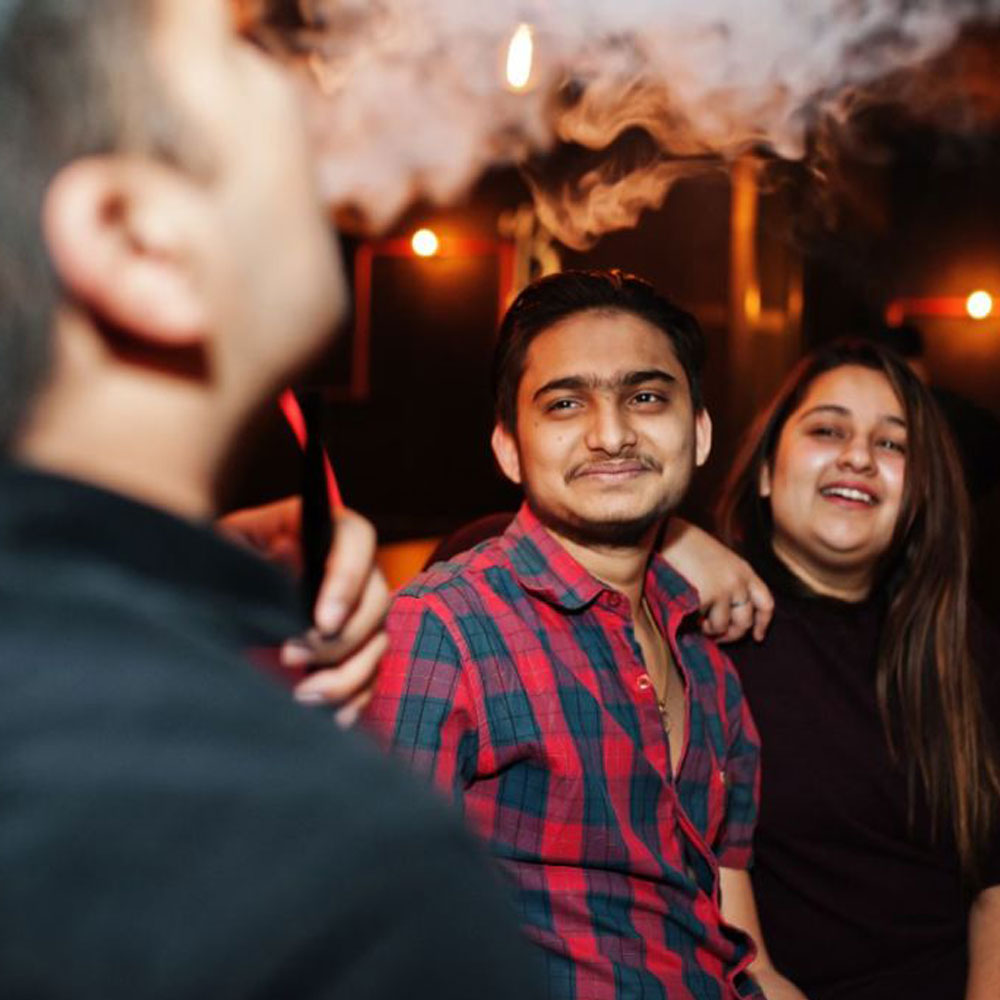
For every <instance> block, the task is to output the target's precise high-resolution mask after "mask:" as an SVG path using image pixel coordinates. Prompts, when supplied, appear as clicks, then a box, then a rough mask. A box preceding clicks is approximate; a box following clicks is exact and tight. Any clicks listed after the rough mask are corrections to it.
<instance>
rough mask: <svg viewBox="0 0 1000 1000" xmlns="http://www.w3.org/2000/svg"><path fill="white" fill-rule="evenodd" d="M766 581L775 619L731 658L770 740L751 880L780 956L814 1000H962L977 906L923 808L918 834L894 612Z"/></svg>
mask: <svg viewBox="0 0 1000 1000" xmlns="http://www.w3.org/2000/svg"><path fill="white" fill-rule="evenodd" d="M758 571H759V572H760V571H763V574H764V576H765V578H767V580H768V582H769V584H770V585H771V587H772V589H773V591H774V594H775V599H776V603H777V607H776V611H775V616H774V620H773V622H772V623H771V627H770V630H769V631H768V634H767V638H766V639H765V640H764V642H762V643H760V644H757V643H755V642H753V640H746V641H742V642H740V643H738V644H736V645H734V646H733V647H732V648H730V649H729V650H728V652H729V653H730V655H731V656H732V658H733V661H734V662H735V664H736V667H737V669H738V671H739V673H740V678H741V680H742V682H743V690H744V692H745V693H746V697H747V700H748V701H749V703H750V707H751V710H752V712H753V715H754V718H755V719H756V722H757V726H758V729H759V730H760V736H761V744H762V754H761V773H762V794H761V809H760V817H759V821H758V826H757V835H756V839H755V842H754V852H755V867H754V869H753V872H752V875H753V884H754V890H755V894H756V899H757V905H758V908H759V910H760V917H761V925H762V929H763V931H764V939H765V941H766V942H767V946H768V949H769V951H770V953H771V957H772V958H773V960H774V963H775V965H776V967H777V968H778V969H779V970H780V971H781V972H782V973H783V974H784V975H786V976H788V977H789V978H790V979H791V980H792V981H793V982H795V983H796V985H798V986H799V988H800V989H802V990H803V991H804V992H805V993H806V994H807V995H808V996H809V998H810V1000H833V998H836V1000H895V998H897V997H905V998H907V1000H961V998H962V997H963V996H964V984H965V978H966V965H967V952H966V942H967V929H968V914H969V905H970V902H971V899H970V896H969V894H968V893H966V892H963V888H962V880H961V875H960V871H959V864H958V856H957V853H956V850H955V846H954V840H953V838H952V837H951V833H950V829H949V830H944V831H942V836H941V838H940V840H939V841H938V842H937V843H935V841H934V839H933V837H932V835H931V821H930V814H929V809H928V806H927V804H926V801H925V800H924V799H923V798H922V797H921V796H920V795H919V794H918V796H917V799H916V803H915V815H914V823H913V825H912V827H911V825H910V824H909V822H908V802H909V799H908V795H907V782H906V778H905V776H904V774H903V771H902V769H901V768H900V767H898V766H896V765H895V764H894V763H893V762H892V760H891V758H890V754H889V751H888V747H887V743H886V739H885V736H884V729H883V725H882V720H881V716H880V714H879V710H878V704H877V700H876V693H875V666H876V654H877V648H878V639H879V633H880V629H881V626H882V621H883V616H884V608H883V606H882V605H881V604H880V602H879V601H878V600H875V599H870V600H868V601H864V602H861V603H859V604H849V603H845V602H842V601H837V600H833V599H830V598H824V597H817V596H815V595H812V594H807V593H804V592H803V590H802V588H801V585H799V586H796V584H795V582H793V580H792V578H791V577H790V574H788V573H787V572H782V571H781V570H780V569H779V568H777V567H776V566H775V565H774V560H771V561H770V563H769V564H767V565H759V566H758ZM987 875H988V877H987V884H993V883H996V882H1000V851H998V852H997V853H996V854H995V855H994V857H993V858H992V859H991V861H990V871H989V872H988V873H987Z"/></svg>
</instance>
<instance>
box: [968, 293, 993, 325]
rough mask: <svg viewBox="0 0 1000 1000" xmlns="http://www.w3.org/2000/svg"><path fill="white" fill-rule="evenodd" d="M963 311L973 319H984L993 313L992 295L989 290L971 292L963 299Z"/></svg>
mask: <svg viewBox="0 0 1000 1000" xmlns="http://www.w3.org/2000/svg"><path fill="white" fill-rule="evenodd" d="M965 311H966V312H967V313H968V314H969V315H970V316H971V317H972V318H973V319H986V318H987V317H988V316H990V315H992V313H993V296H992V295H990V293H989V292H983V291H978V292H973V293H972V294H971V295H970V296H969V297H968V298H967V299H966V300H965Z"/></svg>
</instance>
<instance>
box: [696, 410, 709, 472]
mask: <svg viewBox="0 0 1000 1000" xmlns="http://www.w3.org/2000/svg"><path fill="white" fill-rule="evenodd" d="M711 451H712V417H711V416H710V414H709V412H708V410H707V409H705V407H702V408H701V409H700V410H699V411H698V412H697V413H696V414H695V415H694V464H695V465H696V466H698V467H699V468H700V467H701V466H703V465H704V464H705V463H706V462H707V461H708V456H709V454H710V453H711Z"/></svg>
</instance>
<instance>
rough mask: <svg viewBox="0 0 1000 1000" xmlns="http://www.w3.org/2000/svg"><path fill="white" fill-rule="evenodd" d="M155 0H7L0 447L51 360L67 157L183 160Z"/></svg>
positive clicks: (1, 152)
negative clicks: (48, 235)
mask: <svg viewBox="0 0 1000 1000" xmlns="http://www.w3.org/2000/svg"><path fill="white" fill-rule="evenodd" d="M151 6H152V3H151V0H20V2H18V0H8V4H7V10H6V17H5V19H4V23H3V24H2V25H0V108H2V109H3V117H2V119H0V452H4V451H7V450H8V449H9V448H10V446H11V443H12V441H13V439H14V437H15V435H16V433H17V432H18V430H19V429H20V427H21V426H22V425H23V423H24V421H25V419H26V417H27V415H28V413H29V410H30V407H31V404H32V402H33V401H34V399H35V397H36V396H37V395H38V392H39V390H40V388H41V387H42V385H43V384H44V382H45V379H46V377H47V375H48V371H49V367H50V353H51V343H50V341H51V326H52V320H53V314H54V310H55V308H56V305H57V304H58V302H59V295H60V290H59V285H58V281H57V280H56V276H55V274H54V273H53V269H52V267H51V264H50V261H49V258H48V254H47V252H46V249H45V244H44V240H43V238H42V231H41V212H42V202H43V199H44V197H45V191H46V189H47V187H48V185H49V183H50V182H51V180H52V178H53V177H54V176H55V175H56V174H57V173H58V171H59V170H60V169H61V168H62V167H63V166H65V165H66V164H67V163H70V162H71V161H73V160H75V159H79V158H81V157H85V156H89V155H98V154H102V153H108V152H112V151H126V150H127V151H130V152H150V153H153V154H155V155H158V156H161V157H163V158H166V159H170V160H174V161H178V160H180V159H181V153H180V140H179V137H178V135H177V127H176V122H175V121H174V119H173V115H172V114H171V109H170V104H169V101H167V100H163V99H161V95H160V91H159V87H158V84H157V82H156V81H155V79H154V77H155V74H154V73H153V71H152V68H151V64H150V60H149V45H148V26H149V24H150V22H151Z"/></svg>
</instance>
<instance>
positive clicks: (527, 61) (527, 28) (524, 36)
mask: <svg viewBox="0 0 1000 1000" xmlns="http://www.w3.org/2000/svg"><path fill="white" fill-rule="evenodd" d="M534 61H535V33H534V31H532V28H531V25H530V24H521V25H519V26H518V28H517V31H515V32H514V37H513V38H511V40H510V47H509V48H508V49H507V83H508V84H509V85H510V88H511V89H512V90H524V88H525V87H527V86H528V83H529V82H530V81H531V69H532V65H533V63H534Z"/></svg>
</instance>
